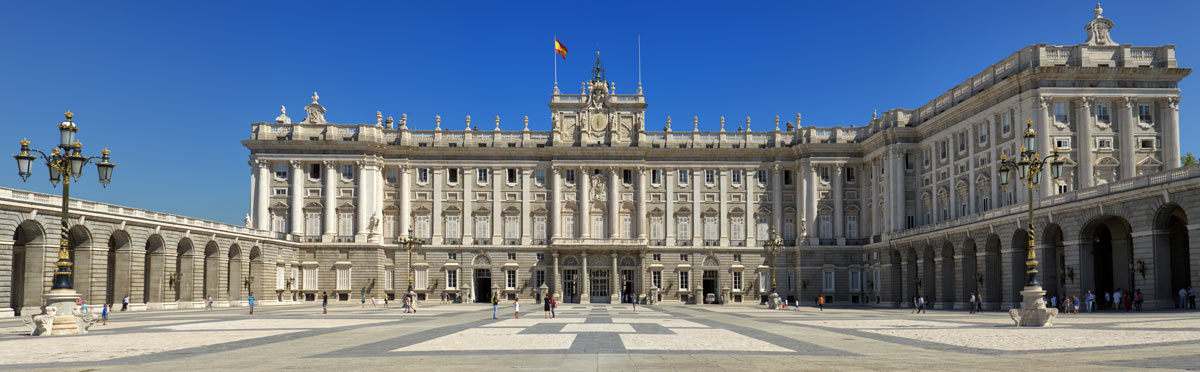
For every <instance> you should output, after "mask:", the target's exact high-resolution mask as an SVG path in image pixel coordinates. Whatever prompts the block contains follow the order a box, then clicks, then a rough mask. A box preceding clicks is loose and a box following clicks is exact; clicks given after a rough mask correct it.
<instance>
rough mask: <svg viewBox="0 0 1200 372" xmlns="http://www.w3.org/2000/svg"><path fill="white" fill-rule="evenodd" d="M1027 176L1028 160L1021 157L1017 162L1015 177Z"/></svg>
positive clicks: (1023, 177)
mask: <svg viewBox="0 0 1200 372" xmlns="http://www.w3.org/2000/svg"><path fill="white" fill-rule="evenodd" d="M1027 176H1029V160H1026V159H1025V158H1021V161H1018V162H1017V178H1019V179H1026V177H1027Z"/></svg>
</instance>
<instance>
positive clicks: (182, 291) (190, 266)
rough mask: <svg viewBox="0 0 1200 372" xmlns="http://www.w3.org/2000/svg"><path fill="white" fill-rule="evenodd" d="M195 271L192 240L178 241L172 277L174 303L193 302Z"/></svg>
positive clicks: (194, 254)
mask: <svg viewBox="0 0 1200 372" xmlns="http://www.w3.org/2000/svg"><path fill="white" fill-rule="evenodd" d="M195 269H196V253H195V252H193V248H192V240H191V239H188V238H183V239H180V240H179V244H178V245H177V246H176V248H175V275H174V277H175V278H176V279H177V280H175V282H174V286H173V288H172V289H173V290H174V291H175V301H179V302H192V301H195V292H193V286H194V284H195Z"/></svg>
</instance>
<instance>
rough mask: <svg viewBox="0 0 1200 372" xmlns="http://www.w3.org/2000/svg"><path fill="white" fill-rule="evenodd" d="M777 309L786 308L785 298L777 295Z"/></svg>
mask: <svg viewBox="0 0 1200 372" xmlns="http://www.w3.org/2000/svg"><path fill="white" fill-rule="evenodd" d="M779 310H787V299H784V298H783V297H779Z"/></svg>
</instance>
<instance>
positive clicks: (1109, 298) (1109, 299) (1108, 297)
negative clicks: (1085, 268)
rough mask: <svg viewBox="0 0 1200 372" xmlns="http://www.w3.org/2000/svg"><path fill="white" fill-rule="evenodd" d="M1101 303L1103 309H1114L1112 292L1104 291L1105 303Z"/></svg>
mask: <svg viewBox="0 0 1200 372" xmlns="http://www.w3.org/2000/svg"><path fill="white" fill-rule="evenodd" d="M1100 305H1102V306H1100V308H1101V309H1103V310H1112V292H1109V291H1104V303H1102V304H1100Z"/></svg>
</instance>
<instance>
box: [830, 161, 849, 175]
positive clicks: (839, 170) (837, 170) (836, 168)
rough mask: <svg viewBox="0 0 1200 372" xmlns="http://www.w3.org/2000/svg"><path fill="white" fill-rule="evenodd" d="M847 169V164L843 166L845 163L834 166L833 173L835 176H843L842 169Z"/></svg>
mask: <svg viewBox="0 0 1200 372" xmlns="http://www.w3.org/2000/svg"><path fill="white" fill-rule="evenodd" d="M845 167H846V164H843V163H837V164H834V165H833V173H834V174H842V168H845Z"/></svg>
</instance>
